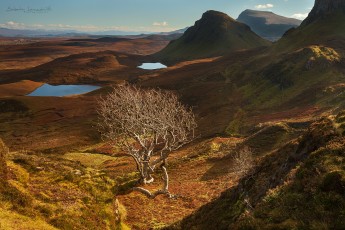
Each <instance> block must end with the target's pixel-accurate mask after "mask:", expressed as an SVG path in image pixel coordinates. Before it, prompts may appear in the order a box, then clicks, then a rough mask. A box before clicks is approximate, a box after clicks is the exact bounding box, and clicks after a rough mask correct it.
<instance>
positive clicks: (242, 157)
mask: <svg viewBox="0 0 345 230" xmlns="http://www.w3.org/2000/svg"><path fill="white" fill-rule="evenodd" d="M232 159H233V160H234V170H235V172H236V173H237V174H239V175H240V176H245V175H247V174H248V173H249V172H250V170H251V169H252V168H253V167H254V159H253V152H252V150H251V149H250V148H249V147H247V146H244V147H242V148H240V149H238V150H236V151H235V153H234V154H233V155H232Z"/></svg>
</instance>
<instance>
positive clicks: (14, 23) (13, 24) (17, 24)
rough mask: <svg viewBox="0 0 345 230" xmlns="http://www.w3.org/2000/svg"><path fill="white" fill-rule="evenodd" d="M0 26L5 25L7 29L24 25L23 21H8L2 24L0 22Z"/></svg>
mask: <svg viewBox="0 0 345 230" xmlns="http://www.w3.org/2000/svg"><path fill="white" fill-rule="evenodd" d="M0 27H5V28H9V29H23V28H24V27H25V25H24V23H19V22H14V21H9V22H6V23H3V24H0Z"/></svg>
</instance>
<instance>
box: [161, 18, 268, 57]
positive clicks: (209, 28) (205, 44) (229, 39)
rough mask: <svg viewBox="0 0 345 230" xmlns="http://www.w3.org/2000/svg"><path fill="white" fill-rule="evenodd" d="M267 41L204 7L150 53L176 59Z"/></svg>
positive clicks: (239, 24)
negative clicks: (195, 18) (178, 34)
mask: <svg viewBox="0 0 345 230" xmlns="http://www.w3.org/2000/svg"><path fill="white" fill-rule="evenodd" d="M269 44H270V43H269V42H268V41H265V40H264V39H262V38H260V37H259V36H258V35H256V34H255V33H254V32H253V31H251V30H250V28H249V27H248V26H247V25H245V24H242V23H239V22H237V21H236V20H234V19H232V18H231V17H229V16H228V15H226V14H224V13H221V12H217V11H207V12H206V13H204V14H203V15H202V18H201V19H200V20H198V21H197V22H195V24H194V26H192V27H190V28H188V29H187V31H186V32H185V33H184V34H183V36H182V37H181V38H179V39H177V40H174V41H171V42H170V43H169V45H168V46H167V47H166V48H164V49H163V50H162V51H160V52H158V53H156V54H155V55H154V56H155V57H156V58H157V59H159V60H161V61H163V62H171V63H176V62H180V61H184V60H192V59H200V58H207V57H215V56H222V55H225V54H228V53H231V52H234V51H238V50H245V49H252V48H257V47H260V46H267V45H269Z"/></svg>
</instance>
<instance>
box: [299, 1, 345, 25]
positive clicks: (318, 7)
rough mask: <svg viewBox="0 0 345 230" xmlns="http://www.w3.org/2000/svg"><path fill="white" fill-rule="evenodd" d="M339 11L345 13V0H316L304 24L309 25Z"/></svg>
mask: <svg viewBox="0 0 345 230" xmlns="http://www.w3.org/2000/svg"><path fill="white" fill-rule="evenodd" d="M337 11H342V12H344V13H345V0H316V1H315V5H314V7H313V9H312V11H311V12H310V13H309V15H308V17H307V18H306V19H305V20H304V21H303V23H302V25H308V24H310V23H312V22H314V21H315V20H317V19H319V18H324V17H327V16H328V15H330V14H331V13H335V12H337Z"/></svg>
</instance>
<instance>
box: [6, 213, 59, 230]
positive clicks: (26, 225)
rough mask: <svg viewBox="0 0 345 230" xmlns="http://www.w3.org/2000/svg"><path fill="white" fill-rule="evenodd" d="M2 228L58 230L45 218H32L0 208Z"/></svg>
mask: <svg viewBox="0 0 345 230" xmlns="http://www.w3.org/2000/svg"><path fill="white" fill-rule="evenodd" d="M0 229H1V230H2V229H3V230H12V229H13V230H56V229H57V228H54V227H52V226H51V225H49V224H47V223H46V222H44V221H43V220H40V219H32V218H30V217H26V216H22V215H19V214H17V213H14V212H11V211H8V210H6V209H2V208H0Z"/></svg>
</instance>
